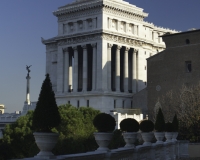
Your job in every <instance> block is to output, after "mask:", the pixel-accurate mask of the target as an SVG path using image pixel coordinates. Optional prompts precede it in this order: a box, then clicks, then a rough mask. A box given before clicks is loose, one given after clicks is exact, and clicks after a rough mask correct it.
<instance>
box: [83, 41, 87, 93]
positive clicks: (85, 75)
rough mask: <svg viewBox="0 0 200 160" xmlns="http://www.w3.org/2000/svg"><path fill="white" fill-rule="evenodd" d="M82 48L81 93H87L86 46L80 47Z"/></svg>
mask: <svg viewBox="0 0 200 160" xmlns="http://www.w3.org/2000/svg"><path fill="white" fill-rule="evenodd" d="M82 48H83V89H82V91H83V92H86V91H87V65H88V64H87V45H86V44H84V45H82Z"/></svg>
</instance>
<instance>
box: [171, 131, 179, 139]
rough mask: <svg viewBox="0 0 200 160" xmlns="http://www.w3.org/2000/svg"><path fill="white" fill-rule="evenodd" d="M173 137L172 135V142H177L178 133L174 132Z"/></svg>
mask: <svg viewBox="0 0 200 160" xmlns="http://www.w3.org/2000/svg"><path fill="white" fill-rule="evenodd" d="M172 133H173V135H172V141H177V139H176V138H177V137H178V132H172Z"/></svg>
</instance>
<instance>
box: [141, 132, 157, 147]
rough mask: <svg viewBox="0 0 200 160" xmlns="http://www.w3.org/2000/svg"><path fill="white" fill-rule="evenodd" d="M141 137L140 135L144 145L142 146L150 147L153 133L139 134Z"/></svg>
mask: <svg viewBox="0 0 200 160" xmlns="http://www.w3.org/2000/svg"><path fill="white" fill-rule="evenodd" d="M141 135H142V139H143V140H144V143H143V145H145V146H151V145H152V143H151V141H152V139H153V136H154V134H153V132H141Z"/></svg>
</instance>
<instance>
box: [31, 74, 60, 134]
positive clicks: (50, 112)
mask: <svg viewBox="0 0 200 160" xmlns="http://www.w3.org/2000/svg"><path fill="white" fill-rule="evenodd" d="M59 124H60V114H59V112H58V107H57V104H56V99H55V94H54V92H53V89H52V84H51V80H50V77H49V74H46V78H45V80H44V82H43V84H42V87H41V91H40V95H39V98H38V102H37V104H36V108H35V111H34V113H33V128H34V129H35V130H36V131H37V132H51V129H52V128H54V127H57V126H58V125H59Z"/></svg>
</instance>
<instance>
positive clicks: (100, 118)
mask: <svg viewBox="0 0 200 160" xmlns="http://www.w3.org/2000/svg"><path fill="white" fill-rule="evenodd" d="M93 124H94V126H95V127H96V128H97V130H98V131H99V132H112V131H114V129H115V126H116V122H115V119H114V117H112V116H111V115H110V114H107V113H100V114H98V115H97V116H96V117H95V118H94V120H93Z"/></svg>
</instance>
